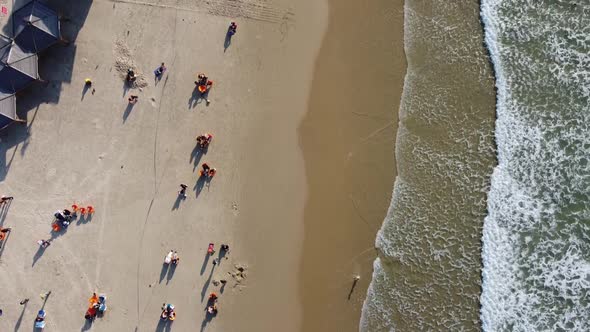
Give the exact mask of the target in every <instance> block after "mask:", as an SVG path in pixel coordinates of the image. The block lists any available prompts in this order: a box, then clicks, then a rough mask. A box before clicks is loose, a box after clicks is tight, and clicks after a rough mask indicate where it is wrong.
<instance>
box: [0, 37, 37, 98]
mask: <svg viewBox="0 0 590 332" xmlns="http://www.w3.org/2000/svg"><path fill="white" fill-rule="evenodd" d="M37 79H39V71H38V60H37V55H36V54H35V53H32V52H29V51H27V50H24V49H23V48H21V47H20V46H19V45H18V44H16V43H15V42H14V41H12V42H10V43H5V44H4V46H3V47H2V48H0V89H2V90H4V91H7V92H11V93H16V92H17V91H19V90H22V89H23V88H25V87H26V86H27V85H28V84H29V83H31V82H33V81H35V80H37Z"/></svg>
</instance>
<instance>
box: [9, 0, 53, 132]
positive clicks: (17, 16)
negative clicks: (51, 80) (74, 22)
mask: <svg viewBox="0 0 590 332" xmlns="http://www.w3.org/2000/svg"><path fill="white" fill-rule="evenodd" d="M12 31H13V37H12V38H10V37H7V36H4V35H0V129H3V128H5V127H6V126H8V125H10V124H11V123H13V122H15V121H21V120H19V119H18V117H17V115H16V93H17V92H19V91H21V90H22V89H24V88H26V87H27V86H28V85H29V84H31V83H33V82H34V81H41V78H40V77H39V70H38V69H39V68H38V54H39V53H40V52H42V51H44V50H45V49H47V48H48V47H50V46H52V45H53V44H55V43H57V42H58V41H60V40H62V39H61V34H60V22H59V17H58V15H57V13H56V12H55V11H53V10H52V9H50V8H48V7H47V6H46V5H44V4H42V3H40V2H39V1H37V0H33V1H31V2H29V3H28V4H26V5H25V6H23V7H21V8H19V9H17V10H16V11H14V13H13V14H12Z"/></svg>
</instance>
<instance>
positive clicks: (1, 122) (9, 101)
mask: <svg viewBox="0 0 590 332" xmlns="http://www.w3.org/2000/svg"><path fill="white" fill-rule="evenodd" d="M17 120H18V118H17V117H16V97H15V95H14V93H12V92H10V91H3V90H2V89H0V129H3V128H4V127H6V126H8V125H9V124H11V123H13V122H14V121H17Z"/></svg>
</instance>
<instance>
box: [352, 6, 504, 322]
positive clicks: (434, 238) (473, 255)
mask: <svg viewBox="0 0 590 332" xmlns="http://www.w3.org/2000/svg"><path fill="white" fill-rule="evenodd" d="M479 12H480V6H479V2H478V1H477V0H460V1H448V0H429V1H417V0H407V1H406V2H405V7H404V20H405V22H404V25H405V26H404V42H405V52H406V57H407V62H408V68H407V73H406V77H405V82H404V91H403V95H402V101H401V106H400V110H399V113H400V123H399V129H398V136H397V141H396V158H397V168H398V177H397V178H396V181H395V185H394V190H393V196H392V197H393V198H392V202H391V205H390V208H389V211H388V214H387V216H386V218H385V221H384V223H383V226H382V228H381V230H380V231H379V233H378V235H377V240H376V246H377V248H378V252H379V257H378V258H377V259H376V260H375V262H374V264H373V265H374V272H373V280H372V282H371V285H370V286H369V289H368V292H367V298H366V300H365V303H364V305H363V313H362V317H361V322H360V329H361V331H367V332H375V331H390V330H397V331H477V330H479V329H480V327H481V322H480V319H479V317H480V303H479V298H480V294H481V236H482V233H481V232H482V227H483V220H484V218H485V216H486V198H487V193H488V191H489V180H490V175H491V174H492V170H493V168H494V166H495V164H496V159H495V156H496V151H495V145H494V120H495V92H494V79H493V71H492V68H491V65H490V61H489V57H488V56H487V51H486V48H485V46H484V40H483V28H482V26H481V22H480V19H479ZM392 111H397V110H392ZM392 152H393V151H392Z"/></svg>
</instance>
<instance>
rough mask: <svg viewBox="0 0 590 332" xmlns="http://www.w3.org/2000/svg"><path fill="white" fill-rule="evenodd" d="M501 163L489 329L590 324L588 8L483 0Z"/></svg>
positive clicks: (490, 260)
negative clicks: (589, 316)
mask: <svg viewBox="0 0 590 332" xmlns="http://www.w3.org/2000/svg"><path fill="white" fill-rule="evenodd" d="M481 16H482V19H483V21H484V25H485V40H486V43H487V45H488V47H489V50H490V54H491V57H492V61H493V63H494V68H495V73H496V85H497V98H498V101H497V117H498V119H497V121H496V142H497V148H498V166H497V167H496V169H495V170H494V173H493V175H492V181H491V188H490V192H489V195H488V211H489V214H488V216H487V217H486V219H485V222H484V230H483V253H482V255H483V264H484V268H483V273H482V275H483V291H482V295H481V304H482V308H481V319H482V324H483V329H484V330H485V331H541V330H551V331H557V330H571V331H588V330H590V320H589V319H588V315H589V313H590V298H588V289H590V222H589V221H588V220H589V219H590V201H589V198H590V197H589V195H588V188H589V186H590V171H589V168H588V158H589V156H590V139H589V138H588V130H589V129H590V113H589V112H588V111H589V110H590V108H589V107H588V101H589V98H590V84H589V82H590V57H589V56H588V54H589V52H590V6H589V5H588V4H586V3H576V2H575V1H559V2H554V1H535V2H533V1H499V0H483V1H482V6H481Z"/></svg>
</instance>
